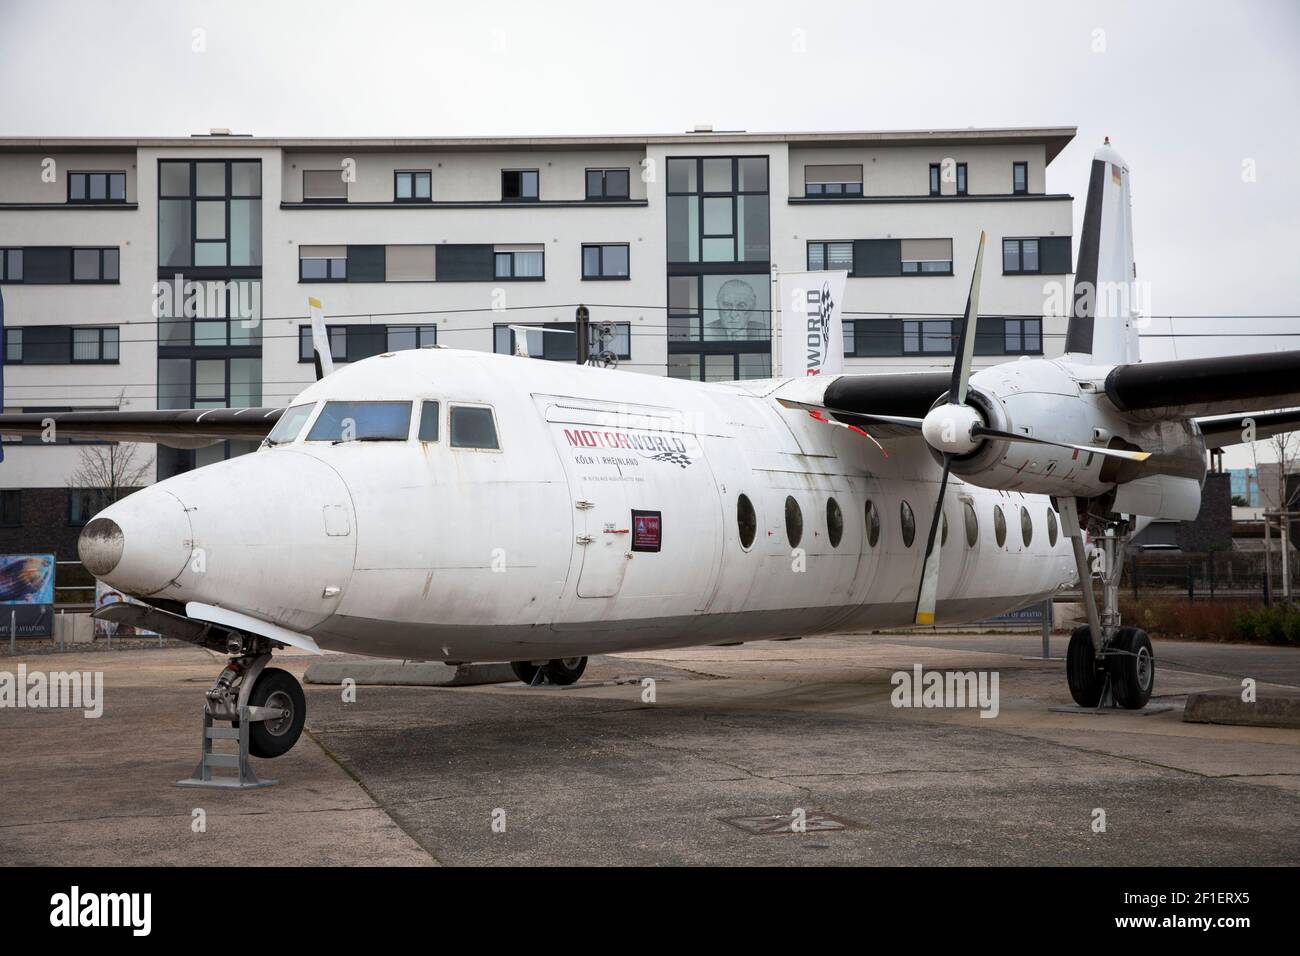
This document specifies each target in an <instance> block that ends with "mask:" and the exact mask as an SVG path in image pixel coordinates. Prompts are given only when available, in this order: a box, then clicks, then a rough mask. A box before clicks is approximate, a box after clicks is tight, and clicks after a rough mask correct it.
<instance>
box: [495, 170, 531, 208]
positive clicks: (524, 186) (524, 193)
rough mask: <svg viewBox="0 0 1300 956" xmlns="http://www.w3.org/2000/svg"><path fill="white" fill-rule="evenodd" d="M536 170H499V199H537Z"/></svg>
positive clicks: (511, 200) (515, 200) (516, 200)
mask: <svg viewBox="0 0 1300 956" xmlns="http://www.w3.org/2000/svg"><path fill="white" fill-rule="evenodd" d="M537 195H538V193H537V170H535V169H503V170H501V199H502V201H504V202H521V201H532V200H536V199H537Z"/></svg>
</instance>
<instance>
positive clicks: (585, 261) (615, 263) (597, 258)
mask: <svg viewBox="0 0 1300 956" xmlns="http://www.w3.org/2000/svg"><path fill="white" fill-rule="evenodd" d="M627 260H628V246H627V244H626V243H621V244H619V243H615V244H608V245H587V246H583V247H582V277H583V278H584V279H626V278H628V261H627Z"/></svg>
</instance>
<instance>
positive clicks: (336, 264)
mask: <svg viewBox="0 0 1300 956" xmlns="http://www.w3.org/2000/svg"><path fill="white" fill-rule="evenodd" d="M347 278H348V259H347V254H346V252H344V254H343V255H329V254H327V255H315V254H312V251H311V250H310V249H309V247H307V246H301V247H299V253H298V281H299V282H345V281H347Z"/></svg>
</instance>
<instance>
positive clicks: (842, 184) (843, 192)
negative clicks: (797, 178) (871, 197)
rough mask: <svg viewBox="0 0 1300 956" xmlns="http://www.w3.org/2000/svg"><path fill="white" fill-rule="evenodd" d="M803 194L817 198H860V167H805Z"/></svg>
mask: <svg viewBox="0 0 1300 956" xmlns="http://www.w3.org/2000/svg"><path fill="white" fill-rule="evenodd" d="M803 194H804V195H805V196H817V197H821V196H861V195H862V166H861V165H838V166H805V167H804V168H803Z"/></svg>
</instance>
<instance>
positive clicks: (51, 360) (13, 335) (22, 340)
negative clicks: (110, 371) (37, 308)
mask: <svg viewBox="0 0 1300 956" xmlns="http://www.w3.org/2000/svg"><path fill="white" fill-rule="evenodd" d="M117 360H118V330H117V327H116V326H111V327H106V328H87V327H84V326H72V325H31V326H21V327H18V328H9V329H5V364H6V365H71V364H73V363H82V362H93V363H114V362H116V361H117Z"/></svg>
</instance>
